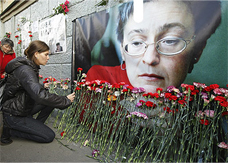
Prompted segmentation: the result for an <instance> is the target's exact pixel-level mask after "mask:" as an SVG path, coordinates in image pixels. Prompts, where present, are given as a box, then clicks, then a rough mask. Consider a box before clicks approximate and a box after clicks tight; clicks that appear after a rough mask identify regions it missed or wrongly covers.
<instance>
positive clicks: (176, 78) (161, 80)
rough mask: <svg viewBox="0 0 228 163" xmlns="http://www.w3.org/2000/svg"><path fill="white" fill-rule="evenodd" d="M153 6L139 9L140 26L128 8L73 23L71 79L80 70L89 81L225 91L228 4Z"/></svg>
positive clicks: (211, 2) (85, 17) (128, 4)
mask: <svg viewBox="0 0 228 163" xmlns="http://www.w3.org/2000/svg"><path fill="white" fill-rule="evenodd" d="M158 3H162V2H159V1H158V2H147V4H146V5H145V4H144V6H146V7H144V18H143V21H142V22H141V23H136V22H135V21H134V19H133V14H132V13H131V12H133V8H132V4H131V3H125V4H120V5H118V6H114V7H112V8H110V9H108V10H105V11H101V12H96V13H93V14H90V15H88V16H84V17H81V18H78V19H75V20H74V21H73V53H72V54H73V56H72V58H73V59H72V62H73V64H72V72H73V74H72V78H73V79H75V78H76V75H77V68H78V67H81V68H83V72H84V73H88V72H89V77H88V79H95V78H96V76H97V78H98V79H99V78H102V80H107V81H111V82H115V81H116V82H118V81H121V78H122V79H123V80H125V81H124V82H127V83H129V84H131V85H132V86H134V87H143V86H145V85H147V86H145V88H146V89H147V88H149V87H151V86H152V87H153V86H155V87H162V88H165V87H167V86H169V85H174V86H176V87H178V86H180V84H181V83H186V84H192V83H193V82H199V83H205V84H206V85H210V84H219V86H220V87H226V84H227V79H228V78H227V11H228V8H227V7H228V2H226V1H222V2H221V3H220V2H219V1H188V2H187V1H184V2H181V3H177V1H176V2H167V1H166V2H165V4H164V5H158ZM175 5H176V6H175ZM160 6H163V10H162V11H161V10H159V7H160ZM174 8H175V9H174ZM165 9H166V10H165ZM174 11H177V13H178V12H179V14H175V12H174ZM162 12H163V13H162ZM118 14H120V15H121V20H122V21H118V17H119V16H118ZM161 15H162V16H161ZM124 16H125V17H126V18H124ZM123 20H125V21H123ZM95 65H101V66H95ZM107 66H108V67H107ZM110 66H111V67H115V68H110ZM93 67H94V68H93ZM91 74H93V75H92V77H91ZM106 77H107V78H106ZM149 91H153V89H149Z"/></svg>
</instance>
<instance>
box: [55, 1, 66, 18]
mask: <svg viewBox="0 0 228 163" xmlns="http://www.w3.org/2000/svg"><path fill="white" fill-rule="evenodd" d="M68 4H69V1H68V0H66V2H65V3H61V4H60V5H59V6H58V7H56V8H53V10H54V12H55V13H54V14H53V15H52V16H54V15H57V14H61V13H62V14H64V15H66V14H67V12H69V9H68Z"/></svg>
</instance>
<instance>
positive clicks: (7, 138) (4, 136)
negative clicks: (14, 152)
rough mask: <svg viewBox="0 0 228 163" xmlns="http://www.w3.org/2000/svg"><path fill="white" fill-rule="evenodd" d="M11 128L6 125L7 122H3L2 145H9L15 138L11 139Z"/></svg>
mask: <svg viewBox="0 0 228 163" xmlns="http://www.w3.org/2000/svg"><path fill="white" fill-rule="evenodd" d="M10 136H11V135H10V128H9V127H8V126H6V124H5V123H4V124H3V131H2V136H1V145H8V144H11V143H12V142H13V140H11V139H10Z"/></svg>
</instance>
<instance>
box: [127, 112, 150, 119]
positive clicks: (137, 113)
mask: <svg viewBox="0 0 228 163" xmlns="http://www.w3.org/2000/svg"><path fill="white" fill-rule="evenodd" d="M132 115H136V116H137V117H142V118H143V119H148V117H147V115H146V114H144V113H141V112H137V111H134V112H131V113H130V115H128V116H126V118H129V117H131V116H132Z"/></svg>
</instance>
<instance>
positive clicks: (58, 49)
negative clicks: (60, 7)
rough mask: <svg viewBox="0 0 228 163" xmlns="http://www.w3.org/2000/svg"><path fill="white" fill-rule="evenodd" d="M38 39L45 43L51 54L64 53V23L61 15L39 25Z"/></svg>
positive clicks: (63, 17)
mask: <svg viewBox="0 0 228 163" xmlns="http://www.w3.org/2000/svg"><path fill="white" fill-rule="evenodd" d="M39 39H40V40H42V41H44V42H46V43H47V44H48V45H49V47H50V51H51V54H54V53H62V52H66V22H65V16H64V15H63V14H59V15H55V16H53V17H51V18H49V19H47V20H44V21H42V22H41V23H40V24H39Z"/></svg>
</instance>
